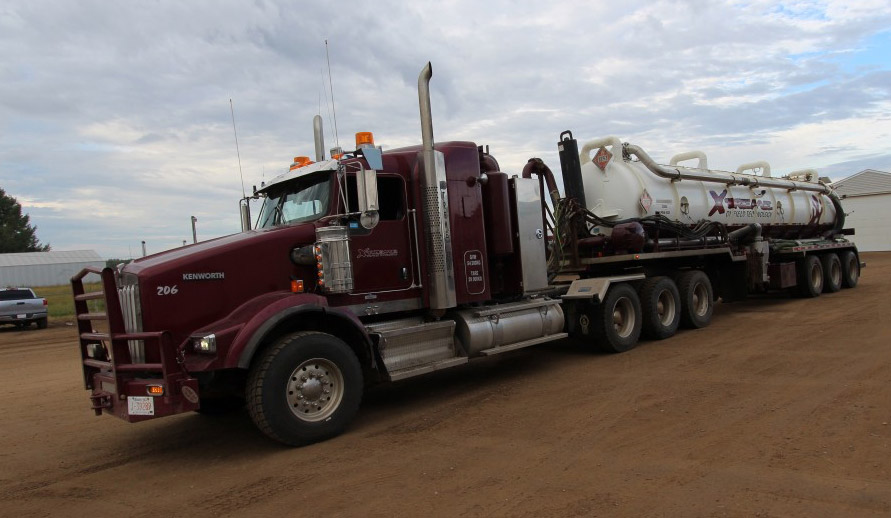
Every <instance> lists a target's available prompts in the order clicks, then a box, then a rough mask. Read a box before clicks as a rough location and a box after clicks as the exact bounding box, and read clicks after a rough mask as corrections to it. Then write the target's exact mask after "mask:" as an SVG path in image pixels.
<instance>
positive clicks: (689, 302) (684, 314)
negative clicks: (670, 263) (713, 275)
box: [677, 270, 715, 329]
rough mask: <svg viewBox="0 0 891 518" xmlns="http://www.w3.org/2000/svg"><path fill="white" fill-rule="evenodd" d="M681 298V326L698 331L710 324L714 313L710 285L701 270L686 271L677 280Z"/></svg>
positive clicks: (706, 276)
mask: <svg viewBox="0 0 891 518" xmlns="http://www.w3.org/2000/svg"><path fill="white" fill-rule="evenodd" d="M677 283H678V291H679V292H680V296H681V325H683V326H684V327H686V328H690V329H700V328H703V327H706V326H707V325H709V324H710V323H711V322H712V314H713V313H714V311H715V304H714V297H713V295H712V293H713V292H712V283H711V281H710V280H709V278H708V275H706V274H705V272H703V271H702V270H687V271H685V272H683V273H681V274H680V275H678V279H677Z"/></svg>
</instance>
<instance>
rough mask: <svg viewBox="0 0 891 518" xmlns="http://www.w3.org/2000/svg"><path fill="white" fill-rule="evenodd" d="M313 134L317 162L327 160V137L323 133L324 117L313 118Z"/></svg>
mask: <svg viewBox="0 0 891 518" xmlns="http://www.w3.org/2000/svg"><path fill="white" fill-rule="evenodd" d="M312 134H313V140H315V143H316V162H321V161H323V160H325V135H324V134H323V133H322V116H321V115H316V116H315V117H313V118H312Z"/></svg>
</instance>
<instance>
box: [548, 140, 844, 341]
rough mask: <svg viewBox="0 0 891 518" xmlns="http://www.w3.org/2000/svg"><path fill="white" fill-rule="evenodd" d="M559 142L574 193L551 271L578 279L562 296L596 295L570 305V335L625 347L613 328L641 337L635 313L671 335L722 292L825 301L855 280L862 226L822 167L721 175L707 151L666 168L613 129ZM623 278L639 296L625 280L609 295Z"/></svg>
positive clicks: (562, 213)
mask: <svg viewBox="0 0 891 518" xmlns="http://www.w3.org/2000/svg"><path fill="white" fill-rule="evenodd" d="M558 149H559V152H560V163H561V168H562V172H563V180H564V185H565V189H566V196H565V197H564V198H561V199H559V200H557V201H556V203H555V207H554V219H555V225H554V240H553V243H552V245H551V247H550V252H551V254H550V258H549V263H548V266H549V273H550V274H551V275H552V278H554V279H560V278H565V277H566V276H567V275H572V276H576V277H578V279H577V280H575V281H573V285H572V287H570V289H569V290H568V293H567V295H566V296H564V299H567V298H569V299H571V300H580V299H584V298H585V297H588V298H590V299H591V300H592V301H593V302H592V303H591V306H590V308H586V307H581V306H579V307H571V306H570V307H568V308H567V319H568V322H569V323H568V327H569V328H570V331H575V332H576V333H577V334H578V331H579V330H581V333H580V334H583V335H585V334H589V333H588V332H586V329H588V328H591V329H593V330H594V332H593V333H591V334H594V335H599V336H597V337H596V338H598V339H602V338H606V341H607V342H610V348H612V349H613V350H619V349H621V348H622V347H624V346H623V345H622V343H623V342H622V340H617V339H616V336H617V335H616V333H613V332H612V330H614V329H618V330H620V332H619V335H621V330H622V329H625V328H627V338H629V340H627V341H626V342H627V343H628V344H631V343H632V342H633V340H630V338H633V333H634V330H633V329H631V328H630V327H628V326H627V325H625V324H626V323H627V322H630V321H633V320H634V317H635V315H636V314H642V316H643V318H642V320H643V334H644V336H649V337H650V338H656V339H661V338H667V337H668V336H671V335H673V334H674V332H675V329H676V327H677V326H678V322H680V324H681V325H684V326H685V327H693V328H695V327H704V326H705V325H708V323H709V322H710V319H711V314H712V306H713V303H714V302H715V301H716V300H717V299H718V298H720V299H722V300H724V301H733V300H738V299H741V298H743V297H745V296H746V295H747V294H749V293H752V292H763V291H767V290H770V289H778V290H786V289H788V290H793V291H795V292H797V294H798V295H800V296H803V297H816V296H818V295H820V294H821V293H824V292H834V291H837V290H839V289H840V288H843V287H854V286H855V285H856V284H857V281H858V278H859V273H860V267H861V263H860V260H859V256H858V255H857V250H856V247H855V246H854V244H853V243H852V242H851V241H849V240H848V239H846V237H845V236H846V235H850V234H853V230H852V229H845V228H844V221H845V219H844V211H843V210H842V207H841V204H840V202H839V199H838V197H837V196H836V195H835V194H834V193H833V192H832V190H831V188H830V187H829V186H828V185H827V184H826V183H824V182H822V181H820V180H819V179H818V177H817V174H816V172H815V171H812V170H808V171H800V172H796V173H793V174H791V175H789V176H787V177H783V178H775V177H773V176H772V175H771V170H770V165H769V164H768V163H767V162H763V161H762V162H751V163H748V164H744V165H742V166H740V167H739V168H738V169H737V170H736V171H735V172H728V171H718V170H713V169H709V167H708V160H707V157H706V155H705V153H703V152H701V151H690V152H685V153H681V154H678V155H675V156H674V157H672V158H671V160H670V161H669V164H668V165H661V164H658V163H657V162H656V161H655V160H653V159H652V158H651V157H650V156H649V155H648V154H647V153H646V152H645V151H644V150H643V149H642V148H641V147H639V146H635V145H632V144H628V143H622V141H621V140H619V139H618V138H617V137H613V136H610V137H604V138H598V139H594V140H591V141H588V142H586V143H584V144H583V145H582V146H581V148H579V144H578V143H577V141H576V140H575V139H574V138H573V137H572V133H571V132H568V131H566V132H564V133H562V134H561V136H560V141H559V143H558ZM691 160H695V163H692V164H690V165H688V166H685V165H682V163H688V162H689V161H691ZM547 173H548V174H549V173H550V171H547ZM543 176H544V175H543ZM549 189H550V184H549ZM550 190H552V197H553V189H550ZM622 283H626V284H631V285H632V286H634V287H635V289H636V296H635V294H634V293H631V290H629V289H627V287H626V288H623V290H624V291H625V292H626V295H625V296H618V297H612V298H610V286H611V285H613V286H618V285H620V284H622ZM590 293H596V295H594V296H591V295H588V294H590ZM623 297H624V298H627V299H629V300H623ZM637 304H639V305H640V307H641V312H640V313H638V312H636V311H634V307H635V305H637ZM592 322H593V323H596V324H598V325H597V326H595V327H593V328H592V327H591V326H592V325H593V324H592ZM604 335H606V336H604ZM612 343H618V344H619V346H618V347H614V346H613V345H612Z"/></svg>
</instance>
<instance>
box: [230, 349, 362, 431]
mask: <svg viewBox="0 0 891 518" xmlns="http://www.w3.org/2000/svg"><path fill="white" fill-rule="evenodd" d="M362 391H363V380H362V368H361V367H360V365H359V360H358V359H357V358H356V355H355V353H353V351H352V350H351V349H350V348H349V346H348V345H347V344H346V343H344V342H343V340H341V339H339V338H337V337H334V336H332V335H329V334H325V333H318V332H302V333H294V334H291V335H286V336H284V337H283V338H281V339H280V340H279V341H278V342H276V343H275V344H274V345H273V346H272V347H271V348H270V349H269V350H267V351H266V352H265V353H264V354H263V355H262V356H261V357H260V358H259V360H258V361H257V363H256V364H255V365H254V366H253V367H252V369H251V372H250V374H249V376H248V383H247V397H246V399H247V406H248V411H249V412H250V414H251V418H252V419H253V420H254V423H255V424H256V425H257V427H258V428H260V430H261V431H262V432H263V433H265V434H266V435H267V436H269V437H271V438H272V439H275V440H276V441H279V442H282V443H285V444H289V445H292V446H299V445H303V444H309V443H312V442H316V441H321V440H324V439H329V438H331V437H334V436H336V435H338V434H340V433H341V432H342V431H343V430H344V429H345V428H346V426H347V425H348V424H349V422H350V421H351V420H352V418H353V416H355V415H356V412H357V411H358V409H359V403H360V402H361V400H362Z"/></svg>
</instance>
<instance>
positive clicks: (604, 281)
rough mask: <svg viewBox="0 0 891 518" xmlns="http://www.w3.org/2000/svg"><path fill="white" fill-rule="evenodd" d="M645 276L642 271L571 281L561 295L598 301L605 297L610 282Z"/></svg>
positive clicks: (631, 279)
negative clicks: (564, 292)
mask: <svg viewBox="0 0 891 518" xmlns="http://www.w3.org/2000/svg"><path fill="white" fill-rule="evenodd" d="M645 278H646V275H644V274H642V273H635V274H631V275H614V276H611V277H590V278H587V279H577V280H575V281H572V284H571V285H570V286H569V290H568V291H567V292H566V294H565V295H563V296H562V298H563V300H585V299H588V300H593V301H594V302H595V303H600V302H602V301H603V299H604V297H606V292H607V291H608V290H609V287H610V285H611V284H615V283H618V282H628V281H640V280H643V279H645Z"/></svg>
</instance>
